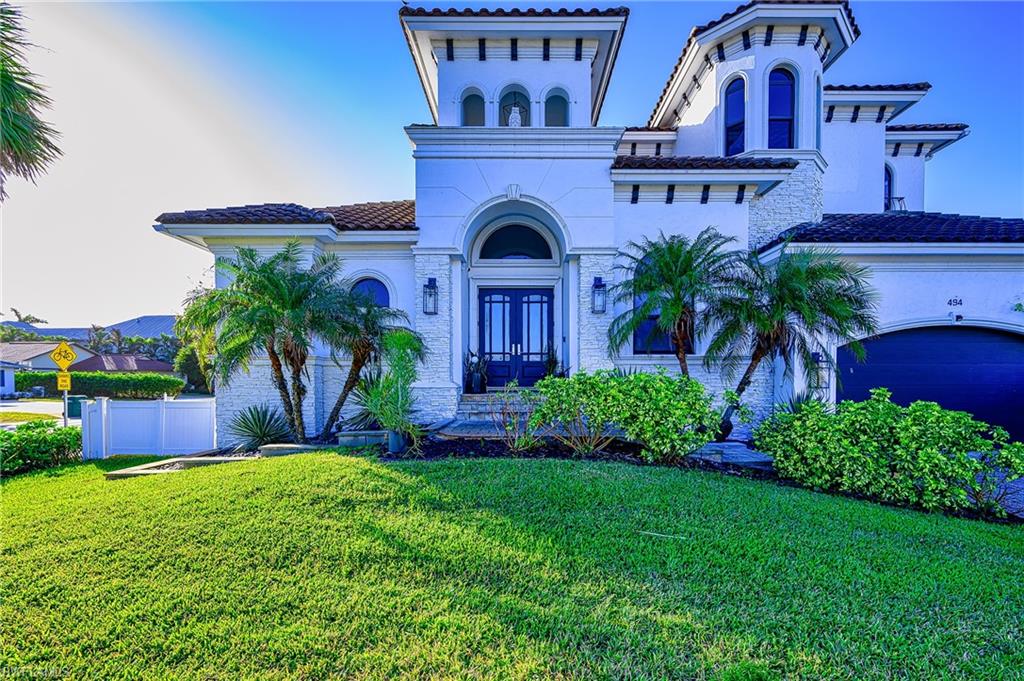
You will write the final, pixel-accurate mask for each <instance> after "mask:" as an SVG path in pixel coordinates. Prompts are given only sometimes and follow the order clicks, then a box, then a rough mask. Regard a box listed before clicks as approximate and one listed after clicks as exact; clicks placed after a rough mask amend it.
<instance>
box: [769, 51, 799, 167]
mask: <svg viewBox="0 0 1024 681" xmlns="http://www.w3.org/2000/svg"><path fill="white" fill-rule="evenodd" d="M779 69H782V70H785V71H789V75H790V76H792V77H793V140H792V141H793V144H792V146H789V147H772V146H771V144H770V142H769V137H770V129H771V124H770V123H771V91H772V87H771V79H772V72H774V71H776V70H779ZM762 78H763V80H764V86H763V90H764V99H763V101H764V116H763V117H762V124H763V128H762V130H763V133H764V148H765V149H771V150H774V149H781V150H786V149H801V148H802V147H801V146H800V134H801V130H802V127H803V125H802V123H803V121H802V120H801V118H800V101H801V93H802V92H803V87H802V81H803V74H802V72H801V71H800V67H798V66H797V65H796V64H795V63H794V62H793V61H792V60H790V59H785V58H783V59H776V60H774V61H772V62H771V63H769V64H768V65H767V66H766V67H765V69H764V71H763V72H762Z"/></svg>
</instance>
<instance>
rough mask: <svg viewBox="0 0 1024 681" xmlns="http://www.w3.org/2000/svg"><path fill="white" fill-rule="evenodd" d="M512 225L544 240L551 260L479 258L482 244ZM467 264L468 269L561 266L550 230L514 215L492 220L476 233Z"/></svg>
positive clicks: (555, 243)
mask: <svg viewBox="0 0 1024 681" xmlns="http://www.w3.org/2000/svg"><path fill="white" fill-rule="evenodd" d="M513 225H522V226H524V227H529V228H530V229H532V230H533V231H535V232H537V233H538V234H539V235H540V237H541V238H542V239H544V241H545V242H546V243H547V245H548V248H549V249H550V251H551V258H550V259H533V258H530V259H505V258H498V259H494V258H481V257H480V251H481V250H482V249H483V247H484V244H485V243H487V240H488V239H490V238H491V236H493V235H494V233H495V232H497V231H498V230H500V229H502V228H504V227H510V226H513ZM469 262H470V267H473V266H477V265H486V266H495V265H498V266H502V265H504V266H510V265H511V266H518V267H523V266H527V267H533V266H538V265H540V266H551V265H556V266H561V262H562V254H561V248H559V246H558V240H557V239H556V238H555V235H554V234H552V233H551V230H550V229H548V227H547V226H546V225H545V224H544V223H542V222H541V221H539V220H535V219H534V218H531V217H529V216H528V215H518V214H514V215H505V216H502V217H500V218H496V219H494V220H492V221H491V222H489V223H488V224H487V226H485V227H484V228H483V229H481V230H480V231H479V233H477V235H476V237H475V238H474V240H473V247H472V249H471V250H470V260H469Z"/></svg>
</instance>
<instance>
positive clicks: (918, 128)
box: [885, 123, 970, 132]
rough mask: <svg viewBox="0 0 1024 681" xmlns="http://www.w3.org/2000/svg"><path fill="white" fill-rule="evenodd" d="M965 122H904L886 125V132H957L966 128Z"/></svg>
mask: <svg viewBox="0 0 1024 681" xmlns="http://www.w3.org/2000/svg"><path fill="white" fill-rule="evenodd" d="M968 127H970V126H968V125H967V124H966V123H904V124H902V125H887V126H885V131H886V132H958V131H960V130H966V129H967V128H968Z"/></svg>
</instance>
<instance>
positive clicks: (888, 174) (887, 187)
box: [876, 163, 892, 210]
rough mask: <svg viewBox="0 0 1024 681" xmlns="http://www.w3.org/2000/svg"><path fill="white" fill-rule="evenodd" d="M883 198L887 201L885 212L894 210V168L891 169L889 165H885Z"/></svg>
mask: <svg viewBox="0 0 1024 681" xmlns="http://www.w3.org/2000/svg"><path fill="white" fill-rule="evenodd" d="M883 196H884V201H885V210H892V168H890V167H889V164H888V163H887V164H885V180H884V185H883ZM876 205H877V204H876Z"/></svg>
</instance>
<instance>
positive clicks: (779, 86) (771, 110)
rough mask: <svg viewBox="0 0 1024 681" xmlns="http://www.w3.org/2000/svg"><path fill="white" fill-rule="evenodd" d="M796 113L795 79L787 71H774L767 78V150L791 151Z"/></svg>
mask: <svg viewBox="0 0 1024 681" xmlns="http://www.w3.org/2000/svg"><path fill="white" fill-rule="evenodd" d="M795 113H796V79H795V78H793V73H792V72H791V71H789V69H782V68H779V69H774V70H772V72H771V75H769V76H768V148H769V149H792V148H793V147H794V146H796V145H795V144H794V140H795V137H796V135H795V134H794V131H795V130H794V129H795V127H796V126H795V125H794V116H795Z"/></svg>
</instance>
